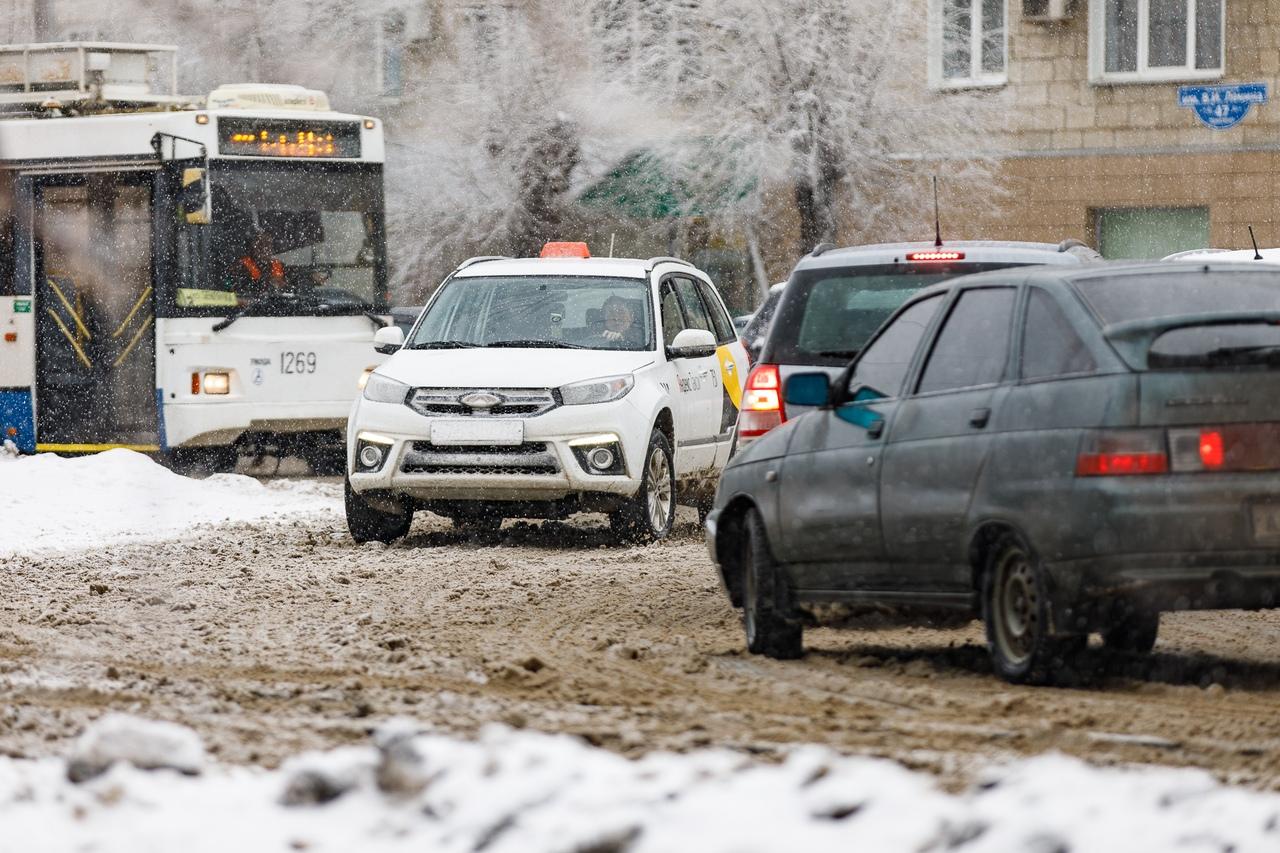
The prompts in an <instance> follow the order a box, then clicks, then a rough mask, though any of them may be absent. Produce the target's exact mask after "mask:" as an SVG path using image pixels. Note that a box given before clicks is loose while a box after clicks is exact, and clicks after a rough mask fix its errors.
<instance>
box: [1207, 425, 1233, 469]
mask: <svg viewBox="0 0 1280 853" xmlns="http://www.w3.org/2000/svg"><path fill="white" fill-rule="evenodd" d="M1226 458H1227V454H1226V450H1225V448H1224V447H1223V443H1222V433H1221V432H1219V431H1218V430H1216V429H1207V430H1203V431H1202V432H1201V433H1200V461H1201V462H1202V463H1203V464H1204V467H1206V468H1221V467H1222V464H1223V463H1224V462H1225V461H1226Z"/></svg>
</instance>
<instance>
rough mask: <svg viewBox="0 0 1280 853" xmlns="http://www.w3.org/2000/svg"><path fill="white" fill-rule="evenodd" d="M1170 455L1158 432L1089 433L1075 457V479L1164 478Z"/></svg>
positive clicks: (1109, 431)
mask: <svg viewBox="0 0 1280 853" xmlns="http://www.w3.org/2000/svg"><path fill="white" fill-rule="evenodd" d="M1168 472H1169V454H1168V452H1167V451H1166V449H1165V443H1164V434H1163V433H1161V432H1160V431H1158V430H1104V431H1099V432H1093V433H1089V434H1088V435H1087V436H1086V437H1085V440H1084V442H1083V444H1082V446H1081V448H1080V455H1079V456H1078V457H1076V476H1077V477H1120V476H1130V475H1142V474H1167V473H1168Z"/></svg>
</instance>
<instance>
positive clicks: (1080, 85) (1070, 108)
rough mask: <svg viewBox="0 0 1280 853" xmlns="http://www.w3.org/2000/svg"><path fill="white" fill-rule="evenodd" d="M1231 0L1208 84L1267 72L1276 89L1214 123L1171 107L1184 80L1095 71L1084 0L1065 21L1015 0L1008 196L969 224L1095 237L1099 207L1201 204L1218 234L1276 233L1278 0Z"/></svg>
mask: <svg viewBox="0 0 1280 853" xmlns="http://www.w3.org/2000/svg"><path fill="white" fill-rule="evenodd" d="M1225 2H1226V4H1227V6H1226V19H1227V23H1226V30H1225V33H1226V37H1225V45H1226V47H1225V61H1224V65H1225V72H1224V74H1223V75H1222V77H1221V78H1220V79H1218V80H1213V81H1203V82H1205V83H1235V82H1240V83H1244V82H1248V83H1255V82H1265V83H1267V84H1268V86H1269V88H1270V94H1271V97H1272V98H1273V99H1274V100H1273V102H1272V103H1268V104H1263V105H1260V106H1254V107H1253V108H1252V109H1251V110H1250V113H1249V115H1248V116H1247V117H1246V118H1245V120H1244V121H1243V122H1242V123H1241V124H1240V125H1238V126H1237V127H1235V128H1233V129H1231V130H1225V131H1217V130H1211V129H1210V128H1208V127H1205V126H1204V125H1202V124H1201V123H1200V122H1199V120H1198V119H1197V118H1196V116H1195V114H1194V111H1193V110H1191V109H1189V108H1184V107H1181V106H1179V105H1178V102H1177V95H1178V88H1179V86H1180V85H1184V84H1185V81H1184V82H1182V83H1180V82H1161V83H1134V84H1124V85H1101V84H1094V83H1091V82H1090V80H1089V60H1088V51H1089V23H1090V20H1089V14H1088V8H1087V3H1085V2H1078V3H1077V4H1076V12H1075V15H1074V17H1073V18H1072V19H1071V20H1070V21H1068V22H1065V23H1061V24H1039V23H1032V22H1028V21H1024V20H1022V18H1021V3H1020V2H1018V0H1011V2H1010V4H1009V14H1010V24H1011V29H1010V33H1009V54H1008V56H1009V59H1008V68H1009V82H1008V85H1007V87H1006V88H1007V92H1006V93H1005V96H1006V97H1008V98H1009V99H1010V102H1011V104H1012V109H1011V110H1010V112H1009V118H1008V125H1007V126H1006V128H1005V133H1004V134H1003V135H1002V136H1001V137H1000V138H998V139H996V140H993V150H994V151H999V152H1001V153H1000V156H1001V158H1002V161H1003V165H1002V173H1003V177H1004V179H1005V188H1006V190H1007V192H1008V199H1007V202H1006V203H1005V204H1003V205H1001V210H1000V211H999V213H998V214H996V215H994V216H989V217H978V218H975V219H974V220H972V221H970V222H968V223H967V224H966V226H965V228H964V230H965V231H966V232H967V233H966V234H965V236H978V235H982V236H988V235H989V236H993V237H1006V238H1018V239H1034V240H1057V239H1061V238H1062V237H1065V236H1079V237H1082V238H1083V239H1086V240H1088V241H1090V242H1095V241H1096V240H1097V239H1098V236H1099V235H1098V233H1097V211H1099V210H1102V209H1111V208H1152V207H1170V208H1185V207H1207V208H1208V212H1209V232H1210V238H1209V239H1210V242H1211V243H1212V244H1213V245H1215V246H1220V247H1226V248H1239V247H1243V246H1247V245H1249V235H1248V230H1247V226H1248V225H1250V224H1252V225H1253V226H1254V229H1255V231H1256V232H1257V235H1258V239H1259V242H1261V243H1263V244H1265V245H1271V246H1276V245H1280V195H1278V193H1277V182H1276V179H1275V178H1274V177H1273V176H1274V175H1275V174H1276V171H1275V170H1276V168H1277V166H1280V160H1278V159H1277V158H1278V157H1280V92H1278V91H1276V87H1277V84H1278V83H1280V2H1276V0H1225Z"/></svg>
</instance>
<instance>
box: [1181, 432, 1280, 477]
mask: <svg viewBox="0 0 1280 853" xmlns="http://www.w3.org/2000/svg"><path fill="white" fill-rule="evenodd" d="M1169 463H1170V467H1171V468H1172V469H1173V470H1174V471H1178V472H1183V471H1187V472H1195V471H1276V470H1280V424H1278V423H1249V424H1223V425H1220V426H1203V427H1177V428H1174V429H1171V430H1169Z"/></svg>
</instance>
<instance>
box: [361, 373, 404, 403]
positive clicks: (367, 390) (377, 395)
mask: <svg viewBox="0 0 1280 853" xmlns="http://www.w3.org/2000/svg"><path fill="white" fill-rule="evenodd" d="M408 396H409V386H408V385H405V384H404V383H403V382H397V381H395V380H394V379H388V378H387V377H385V376H379V375H378V374H376V373H370V374H369V379H368V381H367V382H365V383H364V398H365V399H366V400H372V401H373V402H375V403H403V402H404V401H405V398H406V397H408Z"/></svg>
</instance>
